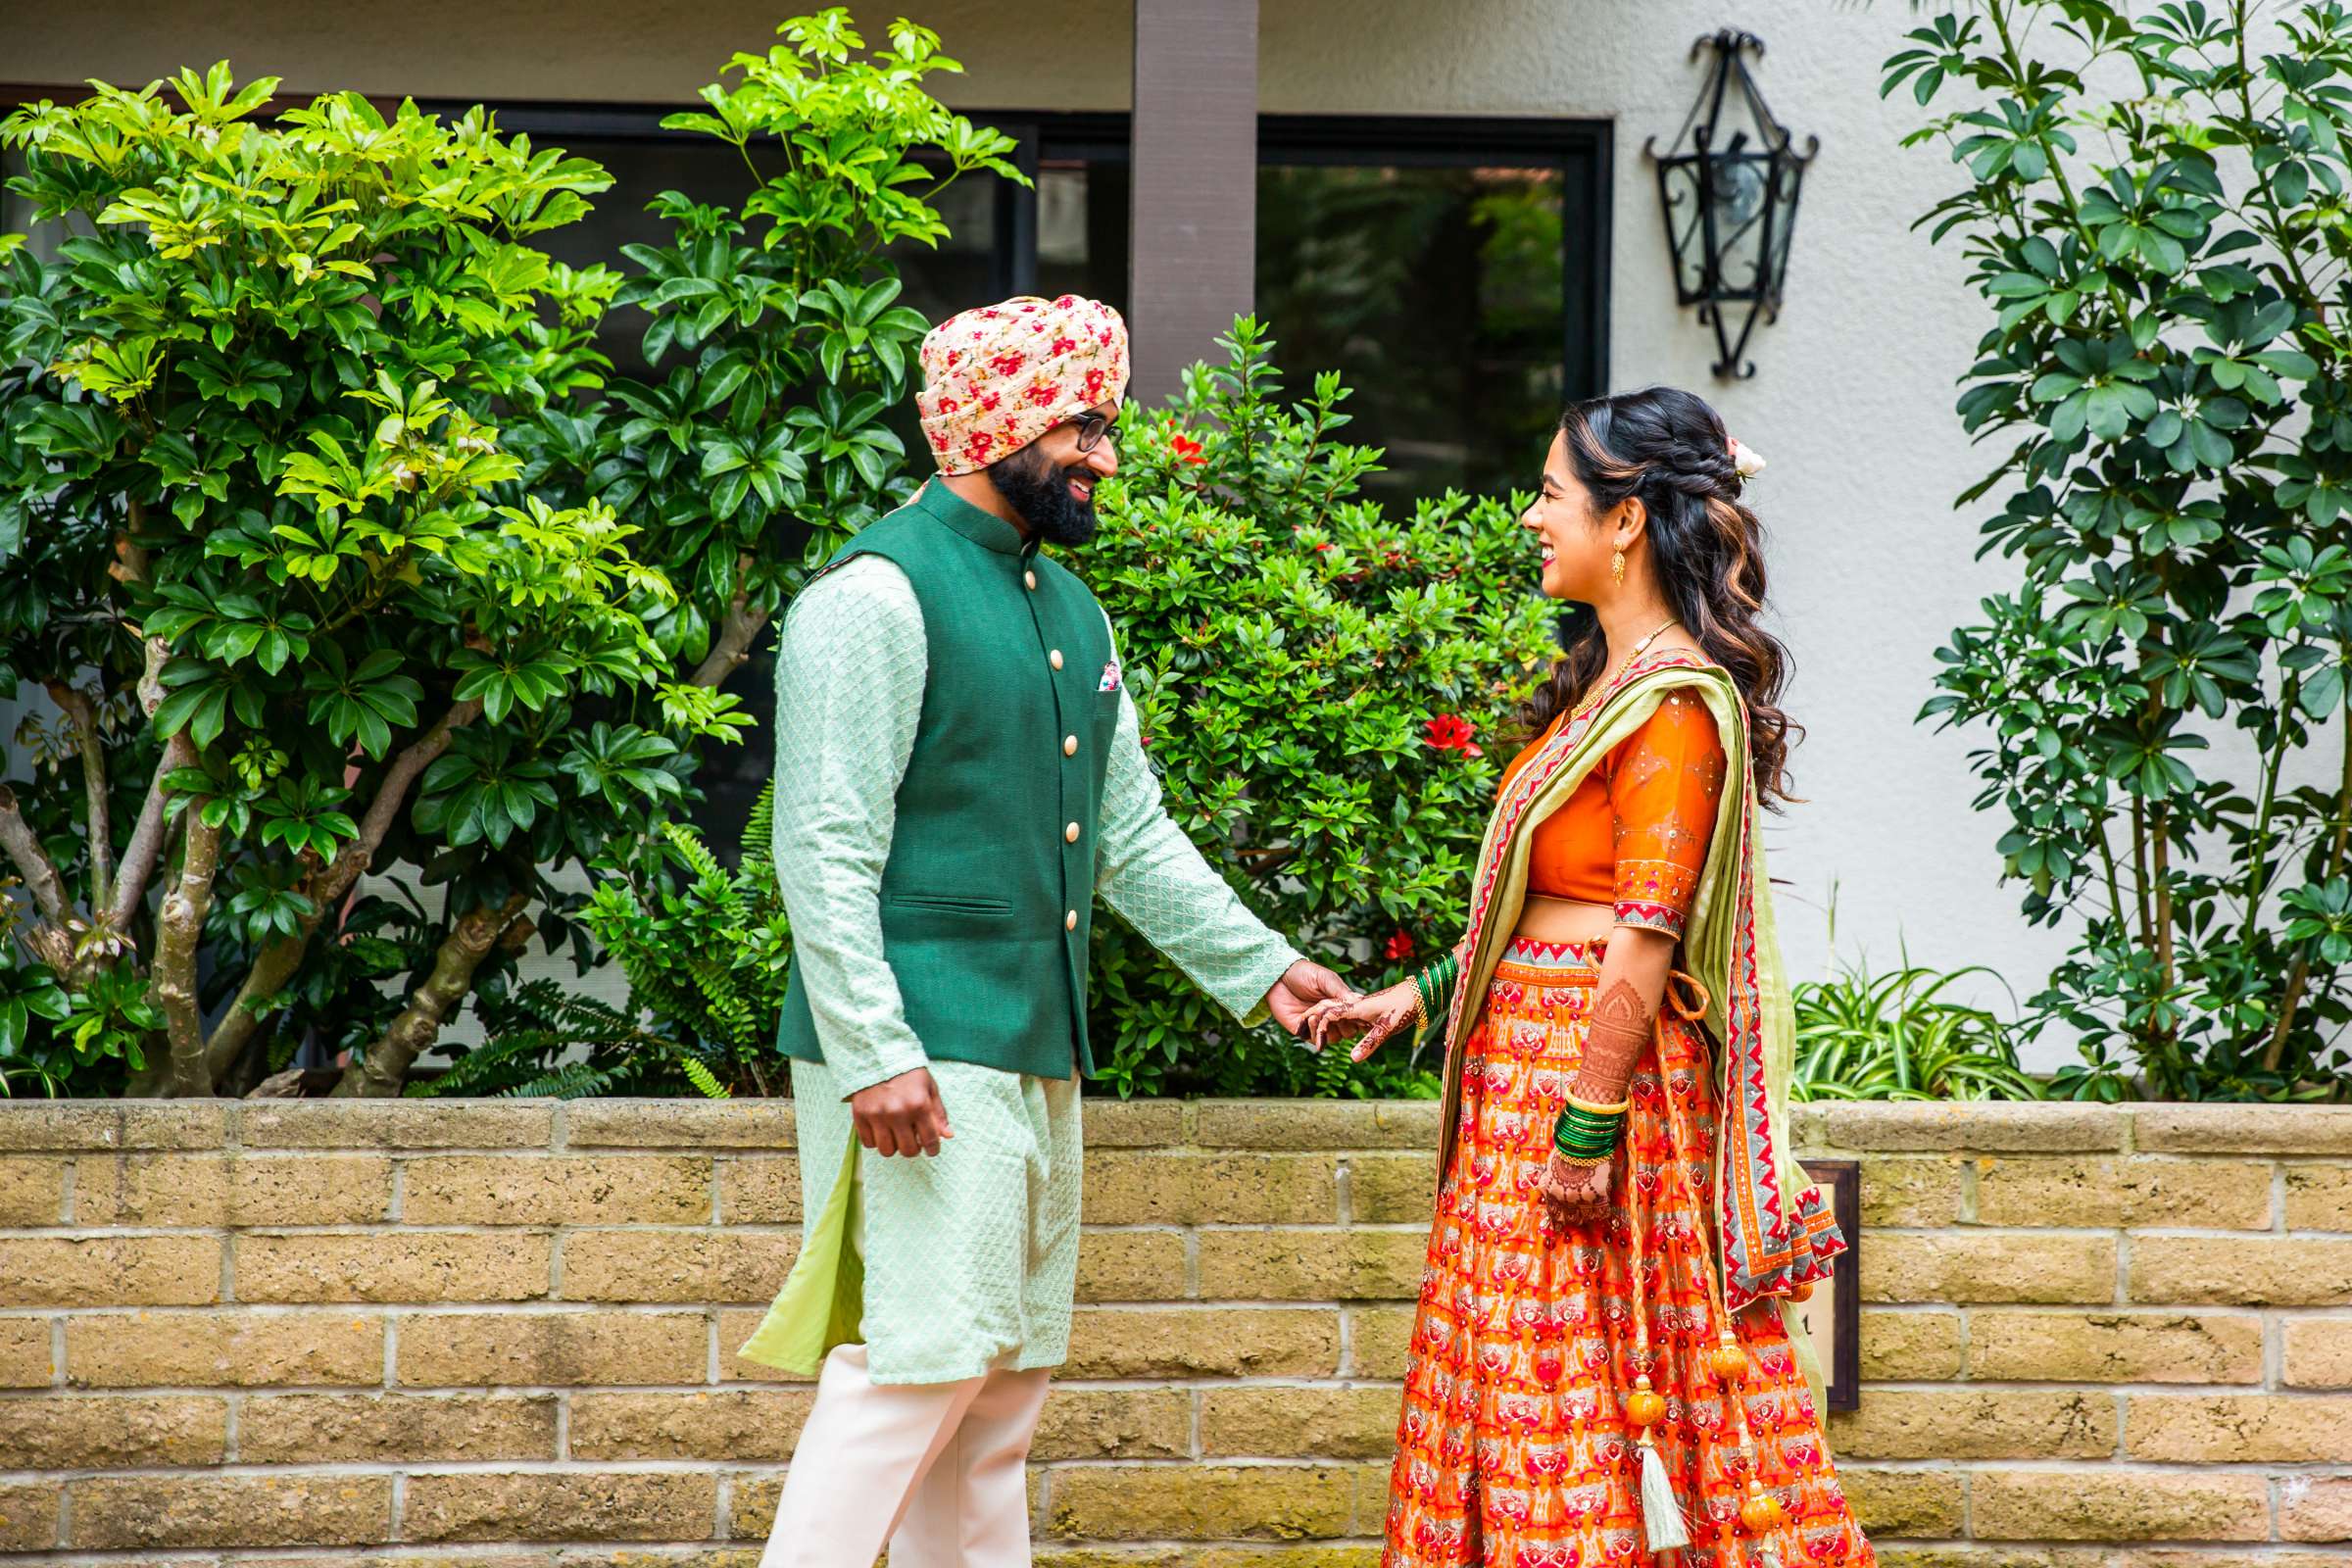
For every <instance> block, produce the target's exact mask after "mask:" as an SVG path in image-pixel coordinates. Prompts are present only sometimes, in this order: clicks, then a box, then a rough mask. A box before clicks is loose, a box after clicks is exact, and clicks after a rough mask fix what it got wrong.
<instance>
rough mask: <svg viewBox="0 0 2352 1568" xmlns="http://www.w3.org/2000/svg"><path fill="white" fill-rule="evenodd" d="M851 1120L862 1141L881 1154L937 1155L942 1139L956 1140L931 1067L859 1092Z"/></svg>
mask: <svg viewBox="0 0 2352 1568" xmlns="http://www.w3.org/2000/svg"><path fill="white" fill-rule="evenodd" d="M850 1117H851V1119H852V1120H853V1121H854V1122H856V1123H857V1126H858V1142H859V1143H861V1144H863V1145H864V1146H865V1147H866V1148H868V1149H870V1150H872V1151H873V1152H875V1153H877V1154H936V1153H938V1152H939V1145H940V1141H941V1140H942V1139H947V1138H953V1137H955V1136H956V1135H955V1133H954V1132H952V1131H950V1130H949V1127H948V1107H947V1106H946V1105H944V1104H942V1103H940V1099H939V1085H938V1084H937V1083H936V1082H934V1081H933V1079H932V1077H931V1069H930V1068H928V1067H917V1068H915V1069H914V1070H913V1071H911V1072H903V1073H901V1074H899V1075H898V1076H897V1077H896V1078H885V1079H883V1080H882V1081H881V1082H880V1083H878V1084H868V1085H867V1086H866V1087H865V1088H863V1089H860V1090H858V1092H857V1093H856V1094H854V1095H852V1096H851V1097H850Z"/></svg>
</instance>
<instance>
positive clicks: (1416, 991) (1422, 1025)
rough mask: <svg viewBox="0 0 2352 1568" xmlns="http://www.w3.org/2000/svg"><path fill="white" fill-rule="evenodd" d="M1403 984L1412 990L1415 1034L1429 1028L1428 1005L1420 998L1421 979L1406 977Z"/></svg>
mask: <svg viewBox="0 0 2352 1568" xmlns="http://www.w3.org/2000/svg"><path fill="white" fill-rule="evenodd" d="M1405 984H1406V985H1409V986H1411V987H1412V988H1413V1026H1414V1031H1415V1033H1418V1032H1419V1031H1420V1030H1423V1029H1426V1028H1428V1027H1429V1004H1428V1003H1427V1002H1426V1001H1425V1000H1423V998H1422V996H1421V977H1420V976H1419V975H1417V974H1413V975H1406V976H1405Z"/></svg>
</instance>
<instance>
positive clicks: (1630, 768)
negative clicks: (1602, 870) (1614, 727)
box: [1608, 691, 1724, 937]
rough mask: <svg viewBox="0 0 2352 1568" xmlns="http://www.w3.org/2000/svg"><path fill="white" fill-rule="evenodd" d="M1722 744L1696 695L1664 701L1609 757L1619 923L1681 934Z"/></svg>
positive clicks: (1710, 820) (1716, 795)
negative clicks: (1614, 830)
mask: <svg viewBox="0 0 2352 1568" xmlns="http://www.w3.org/2000/svg"><path fill="white" fill-rule="evenodd" d="M1723 776H1724V755H1723V743H1722V742H1721V741H1720V740H1718V739H1717V738H1716V734H1715V716H1714V714H1712V713H1711V712H1709V711H1707V705H1706V704H1705V703H1704V702H1703V701H1701V700H1700V699H1699V698H1698V697H1697V696H1696V695H1695V694H1693V693H1691V692H1688V691H1676V692H1671V693H1669V694H1668V695H1667V697H1666V700H1665V701H1664V702H1662V703H1660V704H1659V705H1658V711H1656V712H1655V713H1652V714H1651V715H1650V717H1649V721H1648V722H1647V723H1645V724H1643V725H1642V727H1641V728H1640V729H1638V730H1636V731H1634V733H1633V734H1631V735H1629V736H1627V737H1626V738H1625V739H1624V740H1623V741H1621V742H1619V743H1618V745H1617V748H1616V750H1614V751H1613V752H1611V753H1610V754H1609V779H1608V782H1609V809H1610V812H1611V814H1612V815H1613V816H1614V818H1615V828H1616V862H1617V863H1616V873H1615V878H1614V891H1613V894H1612V898H1613V901H1614V903H1615V905H1616V911H1617V924H1619V925H1630V926H1640V927H1642V928H1645V929H1647V930H1651V931H1663V932H1665V933H1666V934H1667V935H1669V936H1675V937H1679V936H1681V935H1682V934H1683V923H1684V922H1685V921H1686V920H1688V919H1689V918H1690V915H1691V904H1692V902H1693V901H1694V900H1695V899H1696V898H1697V896H1698V879H1699V874H1700V873H1701V872H1702V871H1703V870H1705V868H1706V863H1707V840H1708V839H1709V838H1710V837H1712V836H1713V834H1714V831H1715V808H1716V803H1717V802H1719V801H1720V800H1721V799H1722V798H1723Z"/></svg>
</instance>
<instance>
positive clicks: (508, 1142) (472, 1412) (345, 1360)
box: [0, 1101, 2352, 1568]
mask: <svg viewBox="0 0 2352 1568" xmlns="http://www.w3.org/2000/svg"><path fill="white" fill-rule="evenodd" d="M1433 1111H1434V1107H1432V1106H1429V1105H1427V1104H1412V1105H1398V1104H1328V1103H1317V1104H1299V1103H1201V1104H1193V1105H1181V1104H1175V1103H1151V1104H1131V1105H1129V1104H1117V1103H1090V1106H1089V1111H1088V1118H1087V1135H1088V1138H1089V1140H1090V1143H1091V1146H1092V1147H1091V1153H1090V1159H1089V1169H1088V1178H1087V1179H1088V1198H1087V1213H1086V1217H1087V1220H1088V1224H1089V1229H1088V1232H1087V1238H1086V1243H1085V1248H1084V1252H1083V1259H1082V1263H1081V1276H1080V1296H1081V1300H1082V1302H1084V1303H1085V1304H1084V1305H1082V1307H1081V1308H1080V1311H1079V1314H1078V1319H1077V1327H1076V1336H1075V1345H1074V1353H1073V1358H1072V1361H1071V1364H1070V1365H1069V1366H1068V1367H1067V1368H1066V1369H1065V1371H1064V1375H1063V1377H1062V1379H1061V1380H1060V1383H1059V1386H1058V1387H1057V1389H1056V1392H1055V1393H1054V1397H1053V1399H1052V1401H1051V1403H1050V1404H1049V1406H1048V1413H1047V1416H1046V1419H1045V1422H1044V1425H1043V1427H1042V1428H1041V1431H1040V1434H1039V1440H1038V1445H1037V1453H1036V1458H1037V1462H1036V1464H1035V1466H1034V1467H1033V1471H1032V1488H1033V1492H1034V1495H1035V1507H1036V1512H1035V1518H1036V1534H1037V1538H1038V1541H1039V1543H1040V1559H1041V1561H1042V1562H1045V1563H1048V1564H1054V1565H1058V1568H1120V1565H1126V1564H1150V1565H1152V1568H1162V1565H1165V1568H1174V1565H1176V1564H1184V1565H1187V1568H1195V1565H1198V1568H1354V1565H1369V1564H1371V1563H1372V1562H1373V1561H1374V1559H1375V1557H1376V1555H1377V1553H1376V1551H1375V1550H1374V1549H1373V1548H1372V1546H1371V1545H1370V1544H1369V1538H1370V1537H1371V1535H1372V1534H1373V1532H1374V1531H1375V1530H1376V1529H1377V1528H1378V1523H1379V1519H1380V1513H1381V1508H1382V1505H1383V1500H1384V1489H1385V1485H1386V1473H1387V1467H1386V1465H1385V1463H1384V1462H1383V1455H1384V1454H1385V1452H1386V1450H1387V1447H1388V1444H1389V1434H1390V1432H1391V1430H1392V1428H1393V1426H1394V1424H1395V1421H1396V1416H1397V1377H1398V1375H1399V1371H1400V1368H1401V1364H1402V1357H1403V1345H1404V1340H1405V1335H1406V1331H1407V1327H1408V1324H1409V1309H1408V1308H1407V1307H1406V1306H1405V1304H1404V1302H1405V1301H1406V1300H1407V1299H1409V1298H1410V1296H1411V1294H1412V1290H1413V1287H1414V1283H1415V1280H1416V1278H1417V1275H1418V1271H1419V1258H1420V1250H1421V1244H1422V1238H1423V1227H1424V1223H1425V1218H1426V1214H1427V1211H1428V1201H1429V1187H1430V1181H1429V1174H1430V1173H1429V1163H1428V1157H1429V1156H1428V1154H1427V1152H1426V1151H1427V1149H1428V1148H1429V1147H1430V1145H1431V1144H1432V1142H1433V1139H1434V1134H1435V1124H1434V1119H1433ZM1803 1130H1804V1141H1805V1143H1806V1146H1807V1149H1808V1152H1818V1153H1824V1154H1842V1155H1847V1156H1851V1157H1857V1158H1859V1159H1860V1160H1861V1162H1862V1169H1863V1183H1862V1196H1863V1205H1864V1218H1865V1226H1866V1230H1865V1235H1864V1238H1863V1248H1862V1259H1861V1261H1862V1288H1863V1295H1864V1299H1865V1301H1866V1303H1867V1305H1866V1306H1865V1308H1864V1312H1863V1318H1862V1333H1863V1342H1862V1358H1863V1368H1864V1376H1865V1379H1866V1380H1867V1382H1866V1386H1865V1390H1864V1396H1863V1403H1862V1408H1861V1409H1860V1410H1859V1411H1858V1412H1855V1413H1854V1414H1852V1415H1848V1416H1842V1417H1839V1418H1838V1421H1837V1422H1836V1424H1835V1425H1834V1427H1833V1440H1834V1443H1835V1445H1836V1446H1837V1448H1838V1453H1839V1455H1840V1458H1841V1463H1842V1468H1843V1471H1844V1474H1845V1476H1846V1480H1847V1486H1848V1489H1849V1491H1850V1492H1851V1493H1852V1495H1854V1496H1855V1498H1856V1499H1857V1501H1858V1503H1859V1504H1860V1506H1861V1507H1862V1509H1863V1511H1864V1513H1865V1517H1866V1520H1867V1521H1868V1522H1869V1523H1870V1524H1871V1525H1872V1526H1873V1528H1874V1532H1875V1534H1876V1536H1877V1538H1878V1540H1879V1542H1880V1544H1881V1551H1882V1560H1883V1561H1886V1562H1887V1563H1888V1564H1889V1565H1890V1568H2254V1565H2256V1564H2262V1565H2278V1568H2318V1565H2319V1564H2322V1563H2327V1564H2337V1563H2341V1562H2343V1561H2345V1560H2346V1557H2347V1548H2346V1545H2345V1543H2346V1542H2347V1541H2352V1219H2347V1218H2346V1217H2345V1214H2346V1209H2347V1204H2348V1202H2352V1110H2316V1109H2304V1110H2283V1111H2281V1110H2261V1109H2253V1110H2248V1109H2233V1108H2227V1107H2224V1108H2209V1107H2151V1108H2143V1109H2122V1110H2119V1109H2110V1108H2105V1107H2078V1106H2019V1107H1968V1108H1958V1107H1949V1106H1846V1107H1833V1108H1828V1109H1819V1110H1812V1111H1808V1112H1806V1113H1805V1118H1804V1129H1803ZM791 1144H792V1115H791V1108H790V1106H789V1105H780V1104H760V1103H745V1104H736V1105H726V1106H709V1105H699V1104H684V1103H656V1102H642V1101H638V1102H603V1103H575V1104H571V1105H566V1106H561V1107H558V1106H552V1105H549V1104H546V1103H480V1104H468V1105H433V1104H424V1103H386V1104H373V1103H369V1104H359V1103H260V1102H257V1103H245V1104H230V1103H219V1102H190V1103H173V1104H149V1103H137V1104H129V1103H105V1104H70V1105H63V1106H58V1105H47V1104H37V1103H22V1102H20V1103H13V1104H0V1554H20V1553H22V1554H28V1555H27V1558H26V1560H29V1561H39V1560H42V1559H43V1558H46V1560H49V1561H53V1562H73V1563H106V1562H122V1563H131V1562H136V1563H139V1564H143V1565H159V1568H160V1565H162V1564H166V1563H174V1564H176V1563H218V1562H221V1561H226V1560H234V1559H236V1558H237V1557H239V1556H240V1555H241V1552H242V1551H243V1550H244V1549H249V1548H250V1549H260V1548H267V1549H268V1550H269V1555H270V1560H272V1561H282V1562H288V1563H309V1562H351V1561H355V1560H359V1559H360V1557H361V1553H360V1552H358V1551H356V1550H355V1549H354V1548H363V1547H364V1548H369V1549H368V1550H367V1551H366V1553H365V1560H366V1561H367V1562H368V1563H370V1564H381V1565H384V1568H392V1565H396V1564H397V1565H413V1568H422V1565H424V1564H427V1563H430V1564H434V1565H436V1568H444V1565H446V1568H456V1565H458V1564H467V1565H474V1568H537V1565H552V1564H561V1565H564V1568H587V1565H590V1564H603V1565H613V1568H617V1565H619V1564H622V1563H628V1564H632V1565H645V1568H653V1565H661V1564H691V1565H694V1568H718V1565H722V1564H724V1565H730V1568H752V1565H753V1564H754V1563H755V1562H756V1561H757V1559H758V1554H759V1547H760V1542H761V1541H762V1539H763V1537H764V1534H765V1531H766V1528H767V1523H768V1520H769V1517H770V1513H771V1511H772V1509H773V1507H774V1503H775V1496H776V1490H777V1486H778V1484H779V1481H780V1478H781V1474H782V1469H783V1465H784V1462H785V1460H786V1459H787V1458H788V1457H789V1456H790V1453H791V1450H792V1444H793V1439H794V1437H795V1435H796V1433H797V1431H798V1429H799V1424H800V1421H801V1419H802V1416H803V1414H804V1412H805V1411H806V1409H807V1404H808V1398H809V1395H808V1391H807V1389H806V1387H805V1386H801V1385H796V1384H794V1383H791V1382H789V1381H788V1380H784V1379H781V1378H776V1377H773V1376H771V1375H769V1374H768V1373H767V1372H766V1370H765V1369H763V1368H760V1367H756V1366H752V1365H750V1364H748V1363H745V1362H740V1361H737V1360H735V1359H734V1358H733V1356H732V1354H731V1351H732V1348H733V1347H734V1346H736V1345H738V1344H740V1343H741V1342H742V1340H743V1338H744V1337H745V1336H746V1335H747V1334H748V1333H749V1332H750V1330H751V1327H752V1325H753V1324H754V1323H755V1322H756V1321H757V1320H758V1317H759V1314H760V1309H761V1307H762V1305H763V1304H764V1302H765V1301H766V1299H767V1298H768V1297H769V1296H770V1295H771V1294H772V1293H773V1291H774V1289H775V1287H776V1285H777V1283H778V1282H779V1281H780V1280H781V1279H782V1277H783V1275H784V1272H785V1270H786V1269H787V1267H788V1266H789V1264H790V1262H791V1258H792V1255H793V1250H794V1246H795V1240H796V1232H797V1229H798V1220H799V1217H800V1208H799V1192H798V1182H797V1178H796V1173H795V1171H794V1166H793V1161H792V1158H791V1155H790V1149H791ZM378 1548H380V1549H378Z"/></svg>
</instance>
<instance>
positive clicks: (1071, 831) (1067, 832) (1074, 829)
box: [1061, 822, 1078, 844]
mask: <svg viewBox="0 0 2352 1568" xmlns="http://www.w3.org/2000/svg"><path fill="white" fill-rule="evenodd" d="M1061 836H1062V837H1063V838H1065V839H1067V840H1068V841H1069V842H1070V843H1072V844H1075V843H1077V842H1078V824H1077V823H1075V822H1072V823H1071V824H1070V825H1069V826H1068V827H1065V828H1063V829H1062V830H1061Z"/></svg>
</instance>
